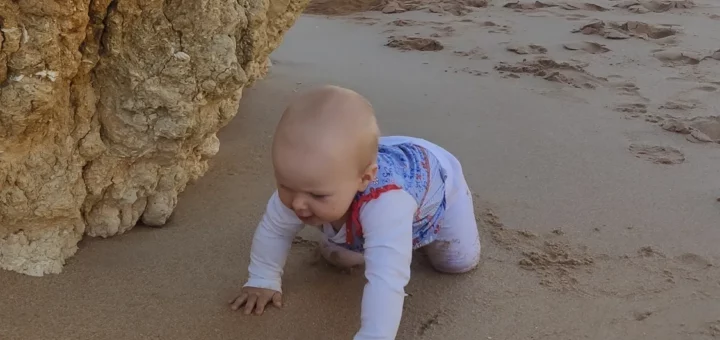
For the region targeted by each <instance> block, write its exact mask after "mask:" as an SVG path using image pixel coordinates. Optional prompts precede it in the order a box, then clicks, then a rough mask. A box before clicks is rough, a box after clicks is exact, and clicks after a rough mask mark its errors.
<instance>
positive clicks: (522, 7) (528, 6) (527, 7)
mask: <svg viewBox="0 0 720 340" xmlns="http://www.w3.org/2000/svg"><path fill="white" fill-rule="evenodd" d="M556 6H557V5H556V4H553V3H546V2H541V1H535V2H525V3H523V2H520V1H514V2H508V3H506V4H504V5H503V7H505V8H511V9H514V10H516V11H532V10H536V9H539V8H548V7H556Z"/></svg>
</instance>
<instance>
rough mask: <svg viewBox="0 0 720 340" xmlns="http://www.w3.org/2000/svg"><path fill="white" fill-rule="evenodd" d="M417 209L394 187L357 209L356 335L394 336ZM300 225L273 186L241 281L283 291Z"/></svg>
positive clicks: (362, 339)
mask: <svg viewBox="0 0 720 340" xmlns="http://www.w3.org/2000/svg"><path fill="white" fill-rule="evenodd" d="M416 210H417V203H416V201H415V199H414V198H413V197H412V196H410V194H408V193H407V192H405V191H402V190H395V191H390V192H387V193H385V194H383V195H381V196H380V197H378V198H377V199H376V200H373V201H371V202H368V203H367V204H366V205H365V206H364V208H363V209H362V210H361V212H360V220H361V221H362V224H363V235H364V238H365V243H364V248H365V253H364V257H365V277H366V278H367V283H366V284H365V289H364V292H363V299H362V309H361V323H360V324H361V326H360V331H358V333H357V334H356V335H355V338H354V339H355V340H371V339H372V340H376V339H378V340H380V339H381V340H391V339H395V334H396V333H397V330H398V326H399V325H400V319H401V317H402V309H403V302H404V299H405V286H406V285H407V283H408V281H409V280H410V262H411V260H412V222H413V217H414V214H415V211H416ZM302 228H303V223H302V221H300V219H299V218H298V217H297V216H296V215H295V213H293V211H292V210H290V209H288V208H287V207H285V206H284V205H283V204H282V202H280V198H279V197H278V194H277V192H275V193H274V194H273V195H272V197H271V198H270V200H269V202H268V205H267V209H266V211H265V215H264V216H263V218H262V220H261V222H260V225H259V226H258V228H257V230H256V231H255V236H254V238H253V244H252V249H251V251H250V266H249V272H250V278H249V279H248V282H247V283H246V284H245V286H251V287H259V288H267V289H272V290H276V291H282V288H281V276H282V273H283V267H284V266H285V261H286V259H287V255H288V252H289V250H290V247H291V245H292V241H293V239H294V237H295V235H296V234H297V233H298V232H299V231H300V230H301V229H302ZM326 230H327V228H326ZM344 232H345V228H340V232H338V233H337V234H336V236H335V237H333V239H334V238H336V237H337V238H342V239H344ZM326 233H327V231H326Z"/></svg>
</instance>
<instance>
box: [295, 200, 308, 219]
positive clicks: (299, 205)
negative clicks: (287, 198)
mask: <svg viewBox="0 0 720 340" xmlns="http://www.w3.org/2000/svg"><path fill="white" fill-rule="evenodd" d="M292 208H293V211H295V214H297V215H298V216H300V217H309V216H310V211H308V208H307V204H305V201H304V200H302V199H300V198H296V199H294V200H293V202H292Z"/></svg>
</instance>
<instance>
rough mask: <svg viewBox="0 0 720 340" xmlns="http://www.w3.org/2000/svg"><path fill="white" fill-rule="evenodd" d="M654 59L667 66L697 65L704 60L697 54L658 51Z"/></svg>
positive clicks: (678, 51)
mask: <svg viewBox="0 0 720 340" xmlns="http://www.w3.org/2000/svg"><path fill="white" fill-rule="evenodd" d="M653 57H655V58H657V59H658V60H660V61H662V62H663V63H664V64H665V65H667V66H677V65H697V64H699V63H700V60H702V59H703V57H702V56H700V55H699V54H697V53H693V52H688V51H682V50H656V51H655V53H653Z"/></svg>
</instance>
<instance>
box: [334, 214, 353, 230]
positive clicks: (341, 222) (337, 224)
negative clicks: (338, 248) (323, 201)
mask: <svg viewBox="0 0 720 340" xmlns="http://www.w3.org/2000/svg"><path fill="white" fill-rule="evenodd" d="M349 214H350V211H349V210H348V211H347V212H345V215H343V216H342V217H341V218H340V219H339V220H337V221H334V222H330V225H331V226H332V227H333V229H335V232H338V231H340V228H342V227H343V226H344V225H345V222H347V219H348V215H349Z"/></svg>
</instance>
